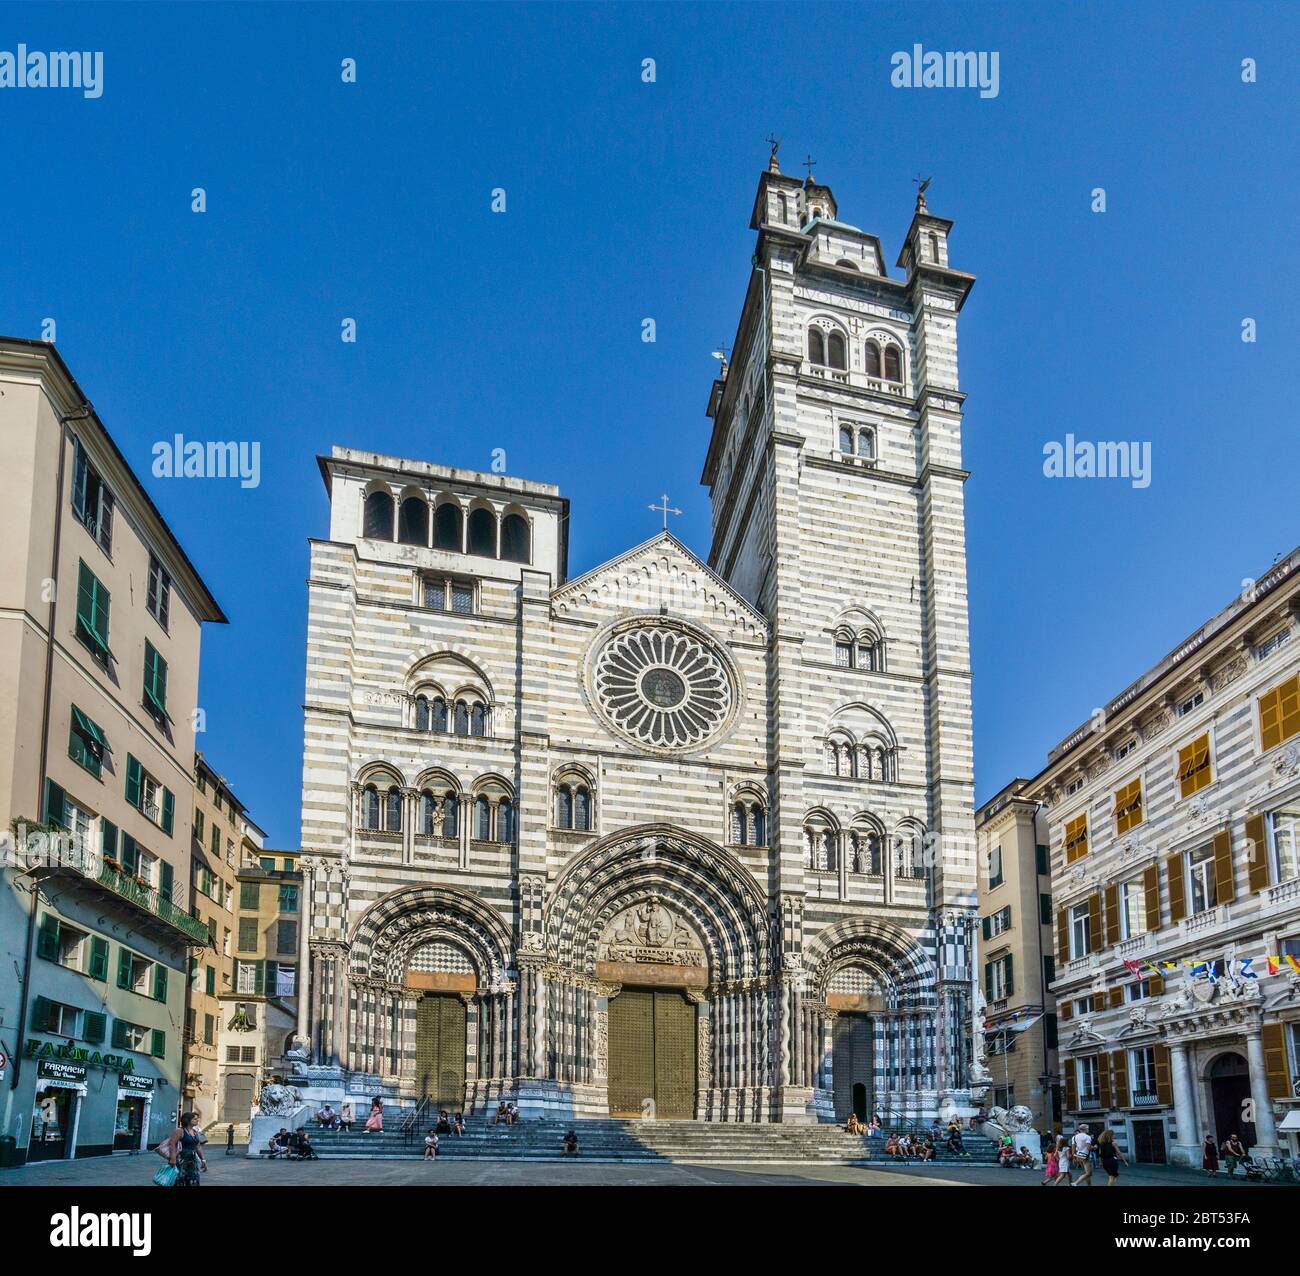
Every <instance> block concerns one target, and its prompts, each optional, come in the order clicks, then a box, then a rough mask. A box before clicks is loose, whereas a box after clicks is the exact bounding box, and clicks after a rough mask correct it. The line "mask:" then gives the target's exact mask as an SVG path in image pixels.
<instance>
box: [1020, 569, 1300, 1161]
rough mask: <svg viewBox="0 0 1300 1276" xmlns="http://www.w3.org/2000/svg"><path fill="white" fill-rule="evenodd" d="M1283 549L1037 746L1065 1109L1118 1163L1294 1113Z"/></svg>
mask: <svg viewBox="0 0 1300 1276" xmlns="http://www.w3.org/2000/svg"><path fill="white" fill-rule="evenodd" d="M1298 620H1300V549H1297V550H1294V551H1292V553H1291V554H1289V555H1288V556H1287V557H1286V558H1284V559H1282V560H1281V561H1279V562H1277V563H1275V564H1274V565H1273V566H1272V567H1270V568H1269V570H1268V571H1267V572H1266V573H1265V574H1264V575H1263V576H1262V577H1261V578H1260V579H1258V580H1248V581H1247V582H1246V584H1245V587H1244V588H1243V589H1242V591H1241V593H1240V594H1239V596H1238V597H1237V598H1235V599H1234V600H1233V601H1232V602H1231V603H1229V604H1228V605H1227V606H1226V607H1224V608H1223V609H1222V610H1221V611H1219V612H1218V613H1217V614H1216V615H1214V616H1212V617H1210V619H1208V620H1207V621H1206V622H1205V623H1204V624H1203V625H1201V626H1200V628H1199V629H1197V630H1196V632H1195V633H1193V634H1190V635H1188V636H1187V637H1186V638H1185V639H1184V640H1183V641H1182V642H1180V643H1179V644H1178V646H1177V647H1175V648H1174V649H1173V651H1171V652H1170V653H1169V655H1167V656H1165V657H1164V659H1162V660H1160V661H1158V662H1157V663H1156V664H1155V665H1154V666H1153V667H1152V668H1150V669H1148V670H1147V671H1146V672H1144V673H1142V674H1141V675H1140V676H1139V677H1138V678H1137V679H1136V680H1135V681H1134V682H1133V683H1132V684H1131V685H1130V686H1128V687H1127V688H1125V689H1124V690H1123V691H1121V692H1120V693H1119V695H1117V696H1116V697H1115V698H1114V699H1112V700H1110V701H1109V702H1107V703H1106V704H1105V706H1104V708H1102V709H1099V710H1098V711H1096V712H1095V713H1094V714H1093V715H1092V718H1091V720H1090V721H1089V722H1087V723H1085V724H1084V725H1083V726H1081V727H1079V728H1078V729H1077V730H1076V731H1074V732H1073V733H1072V734H1071V735H1070V736H1068V737H1067V738H1066V739H1065V740H1064V741H1062V742H1061V744H1059V745H1058V746H1057V747H1056V748H1055V749H1053V750H1052V751H1051V753H1050V755H1049V757H1048V763H1047V766H1046V767H1045V768H1044V770H1043V771H1042V772H1041V773H1040V774H1039V775H1038V776H1036V777H1035V778H1034V779H1033V780H1031V781H1030V782H1029V784H1027V785H1026V786H1025V787H1024V788H1023V789H1022V790H1021V796H1023V797H1024V798H1025V799H1028V800H1039V801H1041V802H1042V804H1043V807H1044V809H1045V812H1046V819H1047V824H1048V830H1049V840H1050V846H1051V864H1052V883H1053V894H1054V902H1053V907H1054V909H1055V950H1056V983H1055V985H1054V992H1055V994H1056V999H1057V1004H1058V1006H1059V1008H1060V1031H1061V1071H1062V1075H1063V1081H1064V1091H1065V1117H1066V1121H1067V1124H1070V1125H1073V1123H1074V1122H1076V1121H1086V1122H1088V1123H1089V1124H1090V1125H1092V1126H1093V1128H1094V1133H1095V1132H1096V1129H1097V1128H1098V1127H1100V1126H1102V1125H1107V1126H1109V1127H1111V1128H1112V1129H1113V1130H1114V1132H1115V1136H1116V1139H1117V1141H1118V1142H1119V1144H1120V1146H1121V1147H1122V1148H1124V1149H1125V1151H1126V1152H1127V1153H1128V1155H1129V1157H1130V1159H1135V1160H1138V1161H1164V1160H1170V1161H1175V1162H1181V1163H1187V1162H1191V1163H1193V1164H1197V1165H1199V1164H1200V1146H1201V1143H1202V1140H1203V1139H1204V1138H1206V1137H1207V1136H1209V1137H1212V1138H1213V1139H1214V1140H1215V1142H1216V1143H1219V1144H1222V1142H1223V1141H1224V1140H1225V1139H1226V1138H1228V1137H1229V1136H1230V1135H1231V1134H1234V1133H1237V1134H1239V1135H1240V1136H1241V1137H1242V1139H1243V1140H1244V1141H1245V1143H1246V1144H1247V1146H1249V1147H1251V1148H1253V1149H1254V1151H1255V1154H1256V1155H1258V1156H1262V1157H1276V1156H1278V1155H1279V1153H1280V1152H1289V1153H1290V1154H1291V1155H1295V1154H1296V1153H1297V1152H1298V1151H1300V1147H1298V1146H1297V1143H1296V1138H1297V1134H1296V1131H1297V1129H1300V641H1297V630H1298V629H1300V623H1298Z"/></svg>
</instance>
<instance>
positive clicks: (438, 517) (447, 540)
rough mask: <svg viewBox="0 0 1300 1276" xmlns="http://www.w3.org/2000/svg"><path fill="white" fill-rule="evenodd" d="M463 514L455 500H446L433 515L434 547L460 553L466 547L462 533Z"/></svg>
mask: <svg viewBox="0 0 1300 1276" xmlns="http://www.w3.org/2000/svg"><path fill="white" fill-rule="evenodd" d="M463 517H464V516H463V515H462V514H461V512H460V506H459V505H457V504H456V503H455V502H454V501H444V502H443V503H442V504H441V505H439V506H438V508H437V509H436V510H435V511H434V515H433V547H434V548H435V549H449V550H451V552H452V553H453V554H459V553H460V552H461V551H462V549H463V548H464V539H463V537H462V534H461V528H462V526H463V523H462V519H463Z"/></svg>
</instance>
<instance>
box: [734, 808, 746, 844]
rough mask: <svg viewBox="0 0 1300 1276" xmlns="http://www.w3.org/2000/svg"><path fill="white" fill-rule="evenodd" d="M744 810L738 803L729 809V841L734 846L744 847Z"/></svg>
mask: <svg viewBox="0 0 1300 1276" xmlns="http://www.w3.org/2000/svg"><path fill="white" fill-rule="evenodd" d="M745 824H746V820H745V808H744V806H742V805H741V804H740V803H739V802H737V803H736V805H735V806H733V807H732V808H731V841H732V843H733V844H734V845H736V846H744V845H745Z"/></svg>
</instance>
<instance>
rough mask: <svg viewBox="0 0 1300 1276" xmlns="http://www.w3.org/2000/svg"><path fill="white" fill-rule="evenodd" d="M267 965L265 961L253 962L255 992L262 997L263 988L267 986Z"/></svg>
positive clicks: (255, 994)
mask: <svg viewBox="0 0 1300 1276" xmlns="http://www.w3.org/2000/svg"><path fill="white" fill-rule="evenodd" d="M265 974H266V966H265V963H264V962H260V961H255V962H254V963H253V994H254V996H258V997H260V996H261V995H262V991H263V989H265V987H266V978H265Z"/></svg>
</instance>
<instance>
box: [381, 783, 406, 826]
mask: <svg viewBox="0 0 1300 1276" xmlns="http://www.w3.org/2000/svg"><path fill="white" fill-rule="evenodd" d="M384 827H385V828H386V829H387V830H388V831H389V832H390V833H400V832H401V831H402V790H401V789H399V788H398V787H397V786H396V785H393V787H392V788H390V789H389V790H388V796H387V801H386V802H385V812H384Z"/></svg>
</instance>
